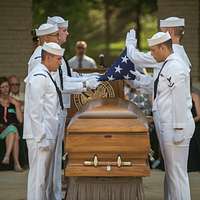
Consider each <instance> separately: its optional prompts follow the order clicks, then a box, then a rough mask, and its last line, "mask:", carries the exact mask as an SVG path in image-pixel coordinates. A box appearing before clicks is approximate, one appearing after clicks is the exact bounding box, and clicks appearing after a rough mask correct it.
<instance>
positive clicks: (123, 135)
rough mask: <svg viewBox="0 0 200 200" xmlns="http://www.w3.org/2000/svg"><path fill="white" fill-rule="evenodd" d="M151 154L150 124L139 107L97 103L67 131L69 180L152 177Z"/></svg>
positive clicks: (109, 101)
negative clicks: (79, 177)
mask: <svg viewBox="0 0 200 200" xmlns="http://www.w3.org/2000/svg"><path fill="white" fill-rule="evenodd" d="M149 150H150V144H149V135H148V125H147V121H146V119H145V116H144V115H143V113H142V112H141V111H140V109H139V108H138V107H137V106H136V105H135V104H133V103H131V102H129V101H126V100H122V99H119V98H115V99H96V100H93V101H90V102H89V103H88V104H86V105H85V106H84V107H83V108H82V110H81V111H80V112H79V113H77V114H76V115H75V116H74V117H73V118H72V120H71V122H70V123H69V125H68V127H67V134H66V135H65V152H67V153H68V162H67V164H66V166H65V176H96V177H98V176H100V177H101V176H104V177H120V176H123V177H126V176H134V177H144V176H148V175H150V168H149V164H148V154H149Z"/></svg>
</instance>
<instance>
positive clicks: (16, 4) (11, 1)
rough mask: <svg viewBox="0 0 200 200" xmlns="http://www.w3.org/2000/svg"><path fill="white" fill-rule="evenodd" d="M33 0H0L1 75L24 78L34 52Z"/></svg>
mask: <svg viewBox="0 0 200 200" xmlns="http://www.w3.org/2000/svg"><path fill="white" fill-rule="evenodd" d="M31 28H32V0H5V1H4V0H3V1H0V76H9V75H11V74H16V75H17V76H19V77H20V78H21V80H23V78H24V76H25V74H26V70H27V61H28V59H29V57H30V55H31V53H32V37H31V34H30V32H31Z"/></svg>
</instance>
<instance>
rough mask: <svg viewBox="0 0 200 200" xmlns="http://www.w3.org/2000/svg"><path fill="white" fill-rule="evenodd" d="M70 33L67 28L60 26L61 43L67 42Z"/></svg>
mask: <svg viewBox="0 0 200 200" xmlns="http://www.w3.org/2000/svg"><path fill="white" fill-rule="evenodd" d="M68 35H69V33H68V31H67V28H65V27H61V28H59V44H60V45H62V44H64V43H65V42H66V40H67V37H68Z"/></svg>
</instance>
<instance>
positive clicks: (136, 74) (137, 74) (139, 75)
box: [130, 70, 142, 81]
mask: <svg viewBox="0 0 200 200" xmlns="http://www.w3.org/2000/svg"><path fill="white" fill-rule="evenodd" d="M130 72H131V74H133V75H135V80H137V81H139V80H140V79H141V76H142V74H141V73H140V72H138V71H133V70H130Z"/></svg>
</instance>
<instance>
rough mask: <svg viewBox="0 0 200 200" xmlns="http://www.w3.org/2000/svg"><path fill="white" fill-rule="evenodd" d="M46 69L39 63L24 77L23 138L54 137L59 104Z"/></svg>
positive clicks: (39, 139)
mask: <svg viewBox="0 0 200 200" xmlns="http://www.w3.org/2000/svg"><path fill="white" fill-rule="evenodd" d="M47 71H48V69H47V68H46V67H45V66H44V65H43V64H40V63H39V64H37V66H35V68H34V69H33V70H32V71H31V73H29V75H28V76H27V77H26V79H25V82H26V90H25V106H24V130H23V138H24V139H35V140H36V141H37V142H40V141H41V140H42V139H43V138H46V139H55V138H56V134H57V128H58V113H59V111H60V105H59V101H58V95H57V92H56V88H55V86H54V84H53V82H52V80H51V79H50V77H49V75H48V73H47Z"/></svg>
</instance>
